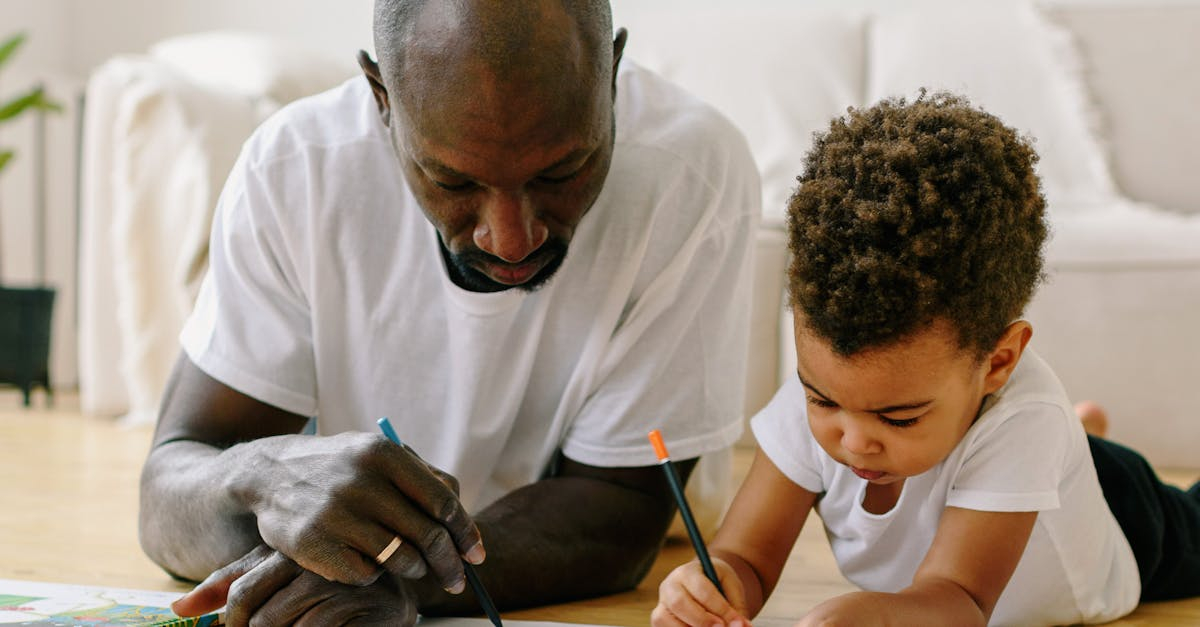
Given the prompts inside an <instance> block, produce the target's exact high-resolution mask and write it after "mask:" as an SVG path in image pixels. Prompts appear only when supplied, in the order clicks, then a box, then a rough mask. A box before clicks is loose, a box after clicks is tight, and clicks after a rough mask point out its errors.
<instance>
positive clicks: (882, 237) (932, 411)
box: [652, 92, 1200, 627]
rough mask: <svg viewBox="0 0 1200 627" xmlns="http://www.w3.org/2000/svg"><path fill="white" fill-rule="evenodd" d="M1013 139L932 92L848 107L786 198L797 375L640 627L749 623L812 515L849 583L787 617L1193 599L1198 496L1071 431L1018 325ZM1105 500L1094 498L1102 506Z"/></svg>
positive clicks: (1025, 234) (1020, 224)
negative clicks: (734, 486) (696, 546)
mask: <svg viewBox="0 0 1200 627" xmlns="http://www.w3.org/2000/svg"><path fill="white" fill-rule="evenodd" d="M1036 160H1037V156H1036V155H1035V154H1034V151H1033V149H1032V147H1031V146H1030V144H1029V142H1028V141H1026V140H1024V139H1022V138H1020V137H1019V136H1018V135H1017V134H1016V133H1015V132H1014V131H1013V130H1012V129H1010V128H1007V127H1005V126H1004V125H1003V124H1002V123H1001V122H1000V121H999V120H997V119H996V118H995V117H993V116H991V115H989V114H987V113H984V112H983V111H980V110H978V109H975V108H972V107H971V106H970V105H969V104H968V103H967V102H966V101H965V100H963V99H961V98H958V97H955V96H953V95H949V94H936V95H933V96H932V97H927V95H926V94H925V93H924V92H922V94H921V95H920V97H918V98H917V100H916V101H915V102H911V103H908V102H906V101H905V100H903V99H896V100H889V101H885V102H882V103H880V104H878V105H876V106H874V107H871V108H869V109H866V110H851V111H850V113H849V114H848V115H847V116H846V117H843V118H841V119H838V120H835V121H834V122H833V123H832V125H831V127H830V130H829V131H828V133H826V134H824V135H823V136H819V137H818V138H817V140H816V143H815V145H814V147H813V149H812V151H811V152H810V153H809V155H808V157H807V159H806V162H805V164H804V166H805V167H804V174H803V175H802V176H801V177H800V178H799V182H800V186H799V188H798V189H797V191H796V192H795V194H794V195H793V196H792V198H791V200H790V201H789V207H788V213H789V224H788V228H789V241H790V244H789V246H790V249H791V252H792V263H791V266H790V268H789V271H788V283H789V291H790V297H791V302H792V307H793V312H794V325H795V330H796V352H797V358H798V366H797V370H798V378H793V379H791V380H790V381H788V382H787V383H785V384H784V385H783V387H782V388H781V389H780V390H779V392H778V393H777V394H776V395H775V398H774V399H773V400H772V401H771V403H770V404H769V405H768V406H767V407H766V408H764V409H763V410H762V411H761V412H760V413H759V414H758V415H757V416H756V417H755V418H754V420H753V421H752V425H753V429H754V433H755V436H756V437H757V439H758V442H759V446H760V453H759V454H758V455H757V457H756V459H755V460H754V463H753V465H752V467H751V469H750V471H749V474H748V476H747V477H746V481H745V483H744V484H743V485H742V487H741V489H740V490H739V492H738V495H737V498H736V499H735V500H734V502H733V505H732V506H731V508H730V510H729V513H728V514H727V515H726V518H725V520H724V522H723V523H722V525H721V528H720V529H719V530H718V531H717V533H716V535H715V537H714V539H713V541H712V543H711V545H710V548H711V552H712V555H713V561H714V563H715V567H716V571H717V573H718V576H719V578H720V581H721V586H722V588H723V589H724V593H725V596H724V597H722V595H721V594H720V593H719V592H718V591H717V588H716V587H715V586H714V585H713V584H712V583H710V582H709V581H708V579H706V578H705V576H704V574H703V572H702V570H701V568H700V566H699V565H698V564H697V563H696V562H692V563H689V564H685V565H683V566H680V567H679V568H677V569H676V570H675V571H673V572H672V573H671V574H670V575H669V576H668V577H667V579H666V580H665V581H664V582H663V584H662V587H661V588H660V600H659V605H658V607H657V608H655V610H654V613H653V615H652V621H653V623H654V624H655V625H656V626H658V627H665V626H675V625H680V624H689V625H704V626H706V627H708V626H712V625H735V626H738V627H740V626H741V625H742V624H743V623H746V624H748V618H749V617H752V616H754V615H755V614H756V613H757V612H758V611H759V610H760V609H761V608H762V606H763V603H764V602H765V601H766V598H767V596H768V595H770V593H771V590H772V589H773V587H774V586H775V584H776V582H777V581H778V580H779V575H780V571H781V570H782V569H783V566H784V562H785V560H786V559H787V556H788V553H789V552H790V550H791V547H792V545H793V543H794V542H795V539H796V536H797V534H798V533H799V531H800V528H801V527H802V526H803V525H804V521H805V518H806V517H807V516H808V513H809V510H810V509H815V510H816V511H817V513H818V514H819V515H820V516H821V519H822V522H823V523H824V525H825V528H826V534H827V535H828V537H829V541H830V544H831V546H832V549H833V553H834V555H835V557H836V558H837V562H838V566H839V568H840V569H841V571H842V573H843V574H844V575H845V576H846V578H847V579H849V580H850V581H851V582H853V583H855V584H856V585H858V586H859V587H861V588H862V589H863V590H864V591H863V592H855V593H852V594H847V595H843V596H840V597H836V598H833V599H830V600H828V601H826V602H824V603H822V604H820V605H818V606H817V607H816V608H814V609H813V610H812V611H811V612H810V613H809V614H808V615H807V616H805V617H804V618H803V619H802V620H801V621H800V624H801V625H818V624H821V625H826V624H829V625H832V624H837V625H877V624H884V623H886V624H902V625H922V626H925V625H954V626H956V627H958V626H962V625H983V624H987V623H991V624H1017V625H1039V624H1066V623H1079V622H1086V623H1094V622H1104V621H1108V620H1112V619H1115V618H1117V617H1120V616H1122V615H1124V614H1126V613H1128V612H1130V611H1131V610H1132V609H1133V608H1134V607H1135V606H1136V605H1137V603H1138V600H1139V599H1142V600H1151V599H1165V598H1179V597H1183V596H1191V595H1198V594H1200V483H1197V485H1196V486H1194V487H1192V489H1191V490H1190V491H1189V492H1186V493H1185V492H1183V491H1181V490H1178V489H1176V488H1173V487H1170V486H1165V485H1163V484H1162V483H1161V482H1160V481H1159V480H1158V479H1157V477H1156V476H1155V475H1154V473H1153V471H1152V470H1151V469H1150V468H1149V466H1148V465H1147V464H1146V462H1145V461H1144V460H1143V459H1142V458H1141V457H1140V456H1138V455H1137V454H1136V453H1133V452H1132V451H1130V450H1128V449H1125V448H1122V447H1119V446H1117V445H1115V444H1112V443H1110V442H1108V441H1106V440H1103V439H1101V438H1094V437H1091V436H1088V435H1086V434H1085V433H1084V430H1083V428H1082V426H1081V424H1080V422H1079V419H1078V418H1076V416H1075V415H1074V412H1073V411H1072V408H1071V405H1070V403H1069V401H1068V399H1067V395H1066V393H1065V392H1064V391H1063V389H1062V387H1061V384H1060V383H1059V382H1058V380H1057V378H1056V377H1055V375H1054V373H1053V372H1052V371H1051V370H1050V368H1049V367H1048V366H1047V365H1046V363H1045V362H1043V361H1042V360H1041V359H1040V358H1038V357H1037V355H1035V354H1034V353H1033V352H1032V351H1031V350H1030V349H1029V348H1028V347H1027V344H1028V342H1029V339H1030V337H1031V336H1032V332H1033V330H1032V327H1031V325H1030V324H1029V323H1028V322H1026V321H1024V320H1021V319H1020V315H1021V313H1022V311H1023V309H1024V307H1025V305H1026V304H1027V303H1028V301H1029V299H1030V296H1031V295H1032V294H1033V291H1034V288H1035V287H1036V285H1037V283H1038V281H1039V279H1040V278H1041V272H1042V257H1041V248H1042V243H1043V240H1044V239H1045V237H1046V222H1045V214H1044V200H1043V198H1042V196H1041V193H1040V191H1039V185H1040V184H1039V181H1038V179H1037V176H1036V175H1035V173H1034V169H1033V166H1034V163H1035V162H1036ZM1106 499H1107V500H1106Z"/></svg>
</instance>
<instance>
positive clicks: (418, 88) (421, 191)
mask: <svg viewBox="0 0 1200 627" xmlns="http://www.w3.org/2000/svg"><path fill="white" fill-rule="evenodd" d="M618 50H619V48H618ZM614 58H615V59H619V52H618V54H617V55H614ZM360 62H361V63H362V64H363V69H364V71H365V72H366V74H367V76H368V78H369V79H371V82H372V87H373V89H374V90H375V96H376V100H377V101H378V103H379V105H380V111H381V114H382V115H383V117H384V121H385V122H386V123H387V124H388V127H389V135H390V138H391V141H392V146H393V149H394V151H395V153H396V156H397V159H398V162H399V165H400V170H401V172H402V173H403V175H404V177H405V179H406V181H407V183H408V185H409V188H410V189H411V190H412V193H413V195H414V197H415V198H416V200H417V202H418V203H419V204H420V206H421V208H422V210H423V211H424V212H425V215H426V217H427V218H428V219H429V221H430V222H431V223H432V224H433V225H434V227H435V228H436V229H437V232H438V235H439V237H440V240H441V244H442V248H443V257H444V258H445V261H446V265H447V268H448V270H449V272H450V276H451V277H452V278H453V280H454V282H455V283H456V284H458V285H459V286H460V287H463V288H465V289H467V290H471V291H477V292H491V291H500V290H505V289H508V288H511V287H518V288H521V289H525V290H533V289H536V288H537V287H538V286H540V285H542V284H543V283H545V281H546V280H548V279H549V278H550V277H551V275H553V273H554V272H555V270H557V269H558V267H559V266H560V265H561V264H562V262H563V259H564V258H565V257H566V254H567V247H568V245H569V244H570V241H571V238H572V237H573V236H574V234H575V229H576V227H577V226H578V225H579V223H580V221H581V220H582V219H583V216H584V214H586V213H587V211H588V209H590V208H591V206H592V204H593V203H594V202H595V200H596V198H597V197H598V196H599V195H600V190H601V188H602V187H603V186H604V181H605V178H606V176H607V174H608V169H609V165H610V163H611V161H612V151H613V140H614V130H615V127H614V121H613V104H612V103H613V89H612V85H611V84H609V83H607V82H604V81H597V80H591V81H579V80H574V79H572V80H567V78H566V77H564V79H563V80H557V81H551V82H550V83H551V84H546V83H547V81H542V84H540V85H539V84H537V83H536V82H533V81H523V80H521V79H520V77H512V78H508V79H505V78H498V77H496V76H494V75H492V74H489V73H488V72H486V71H477V72H472V71H470V70H471V68H468V71H467V72H466V73H465V74H459V75H458V76H456V77H454V78H451V79H447V78H443V77H441V76H439V75H438V73H437V72H438V69H437V67H436V64H433V63H426V64H419V63H418V62H416V61H414V62H413V63H412V64H410V65H409V71H407V72H404V80H395V79H390V80H389V78H388V77H384V76H381V75H380V71H379V68H378V66H376V65H375V64H374V63H373V62H371V61H370V60H369V59H367V58H365V56H364V57H363V58H361V59H360ZM414 66H415V67H414ZM615 66H616V62H615V61H614V65H613V71H614V72H615V71H616V67H615ZM581 83H590V84H581ZM601 83H604V84H601ZM385 85H386V87H385Z"/></svg>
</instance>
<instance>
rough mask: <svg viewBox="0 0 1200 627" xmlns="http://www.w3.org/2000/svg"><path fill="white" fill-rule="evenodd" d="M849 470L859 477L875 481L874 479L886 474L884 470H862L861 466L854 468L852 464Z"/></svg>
mask: <svg viewBox="0 0 1200 627" xmlns="http://www.w3.org/2000/svg"><path fill="white" fill-rule="evenodd" d="M850 470H851V471H852V472H853V473H854V474H856V475H858V476H859V477H861V478H863V479H866V480H867V481H875V480H876V479H879V478H880V477H882V476H884V475H886V474H887V473H886V472H883V471H882V470H864V469H862V468H855V467H854V466H851V467H850Z"/></svg>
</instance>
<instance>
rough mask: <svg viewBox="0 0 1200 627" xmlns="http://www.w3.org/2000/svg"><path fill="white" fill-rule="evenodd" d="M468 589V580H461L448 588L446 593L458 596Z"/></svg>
mask: <svg viewBox="0 0 1200 627" xmlns="http://www.w3.org/2000/svg"><path fill="white" fill-rule="evenodd" d="M466 587H467V582H466V580H464V579H459V580H458V581H456V582H454V584H453V585H451V586H450V587H449V588H446V592H449V593H450V594H458V593H460V592H462V591H463V590H464V589H466Z"/></svg>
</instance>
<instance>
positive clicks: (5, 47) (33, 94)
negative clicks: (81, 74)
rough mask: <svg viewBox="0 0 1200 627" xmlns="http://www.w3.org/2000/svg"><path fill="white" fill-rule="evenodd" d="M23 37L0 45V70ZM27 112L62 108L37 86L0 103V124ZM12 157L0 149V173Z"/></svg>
mask: <svg viewBox="0 0 1200 627" xmlns="http://www.w3.org/2000/svg"><path fill="white" fill-rule="evenodd" d="M25 37H26V36H25V33H17V34H16V35H13V36H11V37H9V38H8V39H6V40H4V42H3V43H0V68H3V67H4V64H5V63H7V62H8V60H9V58H11V57H12V56H13V53H15V52H16V51H17V49H18V48H20V47H21V44H23V43H25ZM29 110H35V111H36V110H42V111H62V106H60V105H59V104H58V103H57V102H54V101H53V100H50V99H49V98H47V97H46V94H45V91H44V90H43V89H42V87H41V86H40V85H39V86H37V87H34V88H32V89H30V90H29V91H27V92H25V93H23V94H21V95H19V96H16V97H14V98H12V99H10V100H8V101H7V102H3V103H0V124H3V123H5V122H10V121H12V120H14V119H16V118H17V116H19V115H21V114H22V113H24V112H25V111H29ZM13 155H14V152H13V150H11V149H8V148H0V172H3V171H4V167H5V166H6V165H8V162H9V161H11V160H12V158H13Z"/></svg>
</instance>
